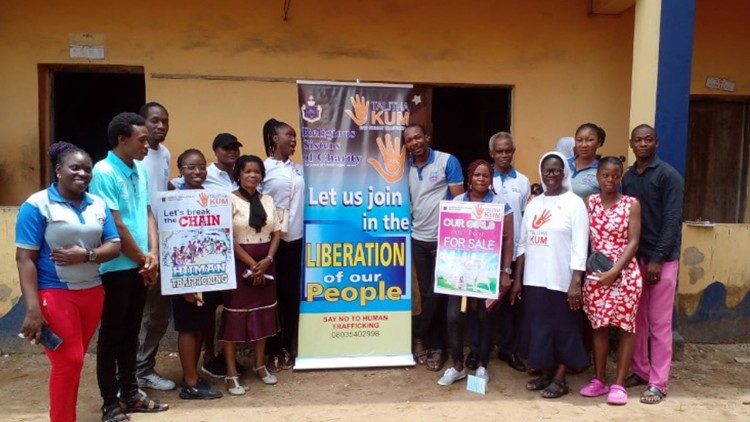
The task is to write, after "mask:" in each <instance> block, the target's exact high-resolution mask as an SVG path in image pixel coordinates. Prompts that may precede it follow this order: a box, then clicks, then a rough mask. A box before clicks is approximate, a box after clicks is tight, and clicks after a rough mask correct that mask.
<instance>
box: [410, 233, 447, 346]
mask: <svg viewBox="0 0 750 422" xmlns="http://www.w3.org/2000/svg"><path fill="white" fill-rule="evenodd" d="M411 253H412V260H413V261H414V269H415V270H416V272H417V282H418V283H419V297H420V300H421V304H422V312H421V313H420V314H419V315H414V316H413V317H412V320H411V321H412V336H413V337H414V338H415V339H416V340H422V341H423V342H424V344H425V347H427V348H430V349H444V348H445V307H446V304H447V297H446V295H442V294H439V293H435V291H434V286H435V255H436V254H437V242H423V241H421V240H417V239H414V238H412V239H411Z"/></svg>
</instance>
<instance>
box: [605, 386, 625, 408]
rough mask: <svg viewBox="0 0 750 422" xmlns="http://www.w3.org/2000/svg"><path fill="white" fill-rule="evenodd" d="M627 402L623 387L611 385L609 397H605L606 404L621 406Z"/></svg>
mask: <svg viewBox="0 0 750 422" xmlns="http://www.w3.org/2000/svg"><path fill="white" fill-rule="evenodd" d="M627 402H628V392H627V391H625V387H623V386H621V385H617V384H612V385H611V386H610V387H609V395H608V396H607V403H609V404H614V405H623V404H627Z"/></svg>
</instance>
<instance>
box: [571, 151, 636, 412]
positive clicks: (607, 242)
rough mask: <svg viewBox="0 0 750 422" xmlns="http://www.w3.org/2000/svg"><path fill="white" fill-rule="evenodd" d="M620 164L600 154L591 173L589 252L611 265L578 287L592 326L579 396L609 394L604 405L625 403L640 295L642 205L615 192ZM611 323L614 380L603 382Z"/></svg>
mask: <svg viewBox="0 0 750 422" xmlns="http://www.w3.org/2000/svg"><path fill="white" fill-rule="evenodd" d="M622 173H623V164H622V161H620V159H619V158H616V157H604V158H602V159H601V160H600V162H599V168H598V170H597V173H596V178H597V181H598V182H599V187H600V188H601V193H599V194H594V195H591V196H590V197H588V199H587V201H586V203H587V208H588V211H589V222H590V230H589V233H590V237H591V251H592V253H593V252H601V253H602V254H604V255H606V256H607V258H609V259H610V260H611V261H612V262H613V263H614V265H613V266H612V268H611V269H610V270H609V271H605V272H601V273H600V272H594V273H589V274H588V275H587V276H586V282H585V283H584V286H583V304H584V306H583V309H584V311H585V312H586V315H587V316H588V318H589V321H591V327H592V328H593V329H594V366H595V369H596V376H595V377H594V378H593V379H592V380H591V382H589V384H588V385H586V386H585V387H583V388H582V389H581V395H583V396H586V397H597V396H601V395H604V394H608V396H607V403H610V404H625V403H627V401H628V394H627V392H626V391H625V388H624V387H623V384H624V382H625V377H626V376H627V374H628V370H629V369H630V362H631V361H632V358H633V348H634V337H633V333H634V332H635V315H636V311H637V310H638V301H639V299H640V296H641V288H642V278H641V273H640V270H639V269H638V264H637V262H636V260H635V253H636V251H637V250H638V239H639V238H640V233H641V206H640V204H639V203H638V201H637V200H636V199H635V198H633V197H631V196H626V195H622V194H621V193H619V191H618V187H619V184H620V180H621V179H622ZM610 327H614V328H616V329H617V331H618V333H619V352H618V361H617V375H616V379H615V383H614V384H612V385H610V386H607V384H606V378H605V377H606V365H607V354H608V353H609V332H610Z"/></svg>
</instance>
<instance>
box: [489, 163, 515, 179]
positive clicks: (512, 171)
mask: <svg viewBox="0 0 750 422" xmlns="http://www.w3.org/2000/svg"><path fill="white" fill-rule="evenodd" d="M497 176H500V180H502V181H503V182H504V181H505V179H506V178H508V177H510V178H511V179H515V178H517V177H518V172H517V171H516V168H515V167H513V165H512V164H511V166H510V171H509V172H508V173H503V172H501V171H500V170H498V169H494V171H493V173H492V177H497Z"/></svg>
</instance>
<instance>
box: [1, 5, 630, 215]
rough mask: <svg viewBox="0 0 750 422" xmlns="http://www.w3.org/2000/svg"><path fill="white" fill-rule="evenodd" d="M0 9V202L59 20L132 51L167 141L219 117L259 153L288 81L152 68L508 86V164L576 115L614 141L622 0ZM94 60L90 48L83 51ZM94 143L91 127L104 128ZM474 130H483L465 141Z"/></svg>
mask: <svg viewBox="0 0 750 422" xmlns="http://www.w3.org/2000/svg"><path fill="white" fill-rule="evenodd" d="M3 3H4V4H3V11H2V13H0V58H1V59H0V105H2V106H3V109H4V110H6V112H5V113H1V114H0V127H2V128H3V129H2V134H3V136H2V137H0V147H2V148H3V149H4V150H5V151H14V153H12V154H3V155H2V156H0V201H2V202H0V203H5V204H8V205H13V204H18V203H20V202H21V201H23V200H24V199H25V198H26V197H27V196H28V195H29V194H30V193H32V192H34V191H35V190H37V189H38V188H39V186H38V182H37V181H38V180H39V175H38V171H39V170H38V157H39V147H38V142H39V141H38V130H39V129H38V110H37V108H38V91H37V70H36V66H37V64H38V63H81V62H83V63H85V62H86V61H80V60H72V59H70V58H69V57H68V34H69V33H82V32H87V33H98V34H104V36H105V37H106V47H107V57H106V60H104V61H102V63H106V64H121V65H139V66H144V68H145V71H146V91H147V98H148V99H149V100H157V101H160V102H162V103H163V104H165V105H166V106H167V107H168V109H169V110H170V117H171V126H172V127H171V132H170V135H169V138H168V140H167V142H169V144H168V145H169V147H170V149H171V150H172V151H173V152H174V153H175V155H177V153H179V152H180V151H182V150H183V149H185V148H187V147H188V146H198V147H200V148H201V149H203V150H204V152H210V151H209V149H210V148H209V145H210V141H211V139H213V136H214V135H215V134H216V133H218V132H220V131H230V132H233V133H235V134H237V135H238V136H239V137H240V138H241V139H242V140H243V141H245V144H246V145H248V146H249V148H247V149H246V151H249V152H254V153H260V152H261V148H260V137H261V136H260V133H261V129H260V128H261V125H262V123H263V122H264V121H265V120H266V119H267V118H268V117H271V116H275V117H277V118H280V119H283V120H286V121H288V122H290V123H293V124H295V125H296V124H297V120H298V117H297V110H298V109H297V101H296V91H295V85H294V84H293V83H288V82H287V83H283V82H282V83H269V82H231V81H205V80H166V79H155V78H153V77H151V76H150V75H151V74H152V73H180V74H211V75H239V76H252V77H279V78H291V79H297V78H300V79H338V80H348V81H353V80H355V79H356V78H359V79H361V80H363V81H394V82H425V83H456V84H503V85H513V86H514V87H515V89H514V92H513V104H512V110H511V113H512V125H513V131H514V132H515V134H516V135H517V138H518V140H519V144H520V148H519V152H518V158H517V159H518V164H519V167H520V168H521V170H522V171H525V172H526V173H535V171H533V170H534V167H535V165H536V162H537V159H538V157H539V156H540V155H541V154H542V153H543V152H545V151H547V150H549V149H551V148H552V146H553V143H554V141H555V140H556V139H557V138H558V137H560V136H563V135H569V134H571V133H572V132H573V131H574V130H575V128H576V127H577V126H578V125H579V124H580V123H583V122H585V121H593V122H597V123H598V124H600V125H601V126H603V127H604V128H605V129H606V130H607V132H608V133H609V136H608V140H607V144H606V145H605V147H604V149H603V152H605V153H611V154H624V153H625V150H626V145H625V139H626V138H627V134H628V113H629V96H630V74H631V72H630V69H631V55H632V54H631V53H632V37H633V12H632V9H631V10H629V11H626V12H625V13H623V14H622V15H620V16H592V15H589V13H588V11H589V7H590V1H589V0H535V1H531V2H530V1H521V0H494V1H482V2H471V3H465V4H464V3H457V2H453V1H426V0H421V1H420V0H417V1H411V2H394V1H383V2H363V1H361V2H343V1H336V0H320V1H314V2H313V1H296V2H292V4H291V10H290V13H289V20H288V21H287V22H284V21H282V19H281V17H282V2H280V1H279V2H277V1H262V0H251V1H246V0H245V1H240V0H227V1H221V2H212V3H211V6H210V7H207V6H205V3H203V2H191V1H161V2H145V1H141V0H134V1H131V2H128V3H127V4H117V3H111V2H93V1H82V0H65V1H54V0H48V1H41V0H29V1H25V2H3ZM97 63H99V62H97ZM102 140H103V142H104V134H103V136H102ZM476 141H477V142H482V143H484V142H485V140H476Z"/></svg>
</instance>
